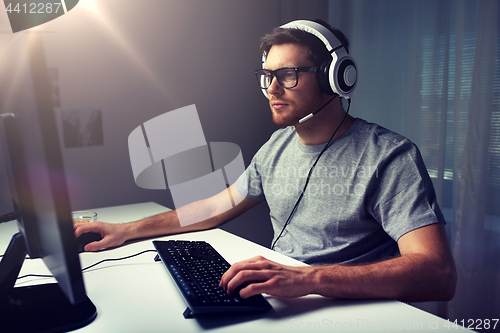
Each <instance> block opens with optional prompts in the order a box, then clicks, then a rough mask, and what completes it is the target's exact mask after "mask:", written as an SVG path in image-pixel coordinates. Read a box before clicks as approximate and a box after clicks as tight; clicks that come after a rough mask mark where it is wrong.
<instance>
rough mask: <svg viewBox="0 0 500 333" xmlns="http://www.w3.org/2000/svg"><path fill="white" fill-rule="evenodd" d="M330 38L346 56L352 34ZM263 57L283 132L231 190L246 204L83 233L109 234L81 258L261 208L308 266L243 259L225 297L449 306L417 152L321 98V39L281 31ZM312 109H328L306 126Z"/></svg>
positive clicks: (451, 271)
mask: <svg viewBox="0 0 500 333" xmlns="http://www.w3.org/2000/svg"><path fill="white" fill-rule="evenodd" d="M328 28H329V27H328ZM329 29H331V28H329ZM331 31H332V32H333V33H334V34H335V35H336V36H337V38H338V39H339V40H340V41H341V42H342V44H343V47H344V48H345V49H346V50H347V48H348V42H347V40H346V39H345V37H344V36H343V35H342V34H341V33H340V32H339V31H337V30H331ZM261 51H262V52H263V53H264V54H265V67H264V70H260V71H258V72H257V75H258V78H259V82H260V84H261V88H262V89H264V90H265V91H266V93H267V96H268V98H269V104H270V108H271V113H272V117H273V121H274V122H275V123H276V124H278V125H280V126H283V127H285V128H283V129H280V130H278V131H276V132H275V133H274V134H273V136H272V137H271V139H270V140H269V141H268V142H267V143H266V144H265V145H264V146H263V147H262V148H261V149H260V150H259V152H258V153H257V154H256V155H255V156H254V158H253V160H252V162H251V164H250V166H249V167H248V169H247V171H246V172H245V173H244V174H243V175H242V176H241V177H240V178H239V179H238V181H237V182H236V183H235V184H233V185H232V186H231V187H230V190H231V193H232V195H233V196H235V200H234V201H235V202H240V203H239V204H238V205H237V206H236V207H234V208H233V209H231V210H228V211H225V208H223V207H221V206H222V205H221V204H220V203H221V202H222V200H221V195H216V196H214V197H212V198H209V199H206V200H202V201H199V202H195V203H192V204H190V205H187V206H185V207H182V208H180V209H182V210H183V214H191V215H192V216H193V218H196V215H197V214H200V216H214V217H213V218H210V219H208V220H205V221H203V222H199V223H195V224H191V225H189V226H186V227H180V224H179V221H178V219H177V212H176V211H171V212H168V213H165V214H160V215H157V216H153V217H150V218H146V219H144V220H141V221H138V222H134V223H127V224H106V223H102V222H95V223H92V224H85V225H79V226H76V231H75V233H76V235H77V236H78V235H80V234H81V233H83V232H89V231H93V232H100V233H101V235H102V236H103V239H102V240H101V241H100V242H97V243H91V244H88V245H87V246H86V247H85V250H86V251H96V250H99V249H101V248H107V247H114V246H119V245H121V244H123V242H125V241H126V240H129V239H133V238H143V237H150V236H158V235H165V234H174V233H181V232H188V231H193V230H201V229H208V228H213V227H217V226H220V225H222V224H223V223H225V222H227V221H229V220H231V219H232V218H234V217H236V216H238V215H239V214H241V213H243V212H245V211H247V210H248V209H250V208H251V207H253V206H255V205H256V204H258V203H259V202H261V201H262V200H266V201H267V202H268V204H269V207H270V215H271V221H272V223H273V228H274V231H275V236H274V240H273V245H272V247H273V249H275V250H276V251H279V252H280V253H283V254H286V255H289V256H291V257H294V258H296V259H299V260H301V261H304V262H306V263H309V264H311V265H310V266H308V267H291V266H285V265H281V264H277V263H275V262H272V261H269V260H267V259H266V258H263V257H255V258H252V259H249V260H245V261H242V262H238V263H236V264H234V265H233V266H232V267H231V268H230V269H229V270H228V271H227V272H226V273H225V274H224V276H223V277H222V279H221V282H220V285H221V287H223V288H224V289H225V290H226V291H227V292H228V293H232V292H234V291H235V290H236V288H237V287H238V286H240V285H241V284H248V283H250V284H248V286H247V287H245V288H243V289H242V290H241V291H240V295H241V296H242V297H244V298H246V297H250V296H251V295H254V294H259V293H267V294H270V295H275V296H280V297H297V296H302V295H306V294H320V295H324V296H328V297H337V298H390V299H398V300H402V301H429V300H449V299H451V298H452V297H453V295H454V292H455V284H456V271H455V266H454V261H453V258H452V256H451V253H450V250H449V246H448V243H447V239H446V233H445V229H444V218H443V216H442V214H441V211H440V209H439V207H438V206H437V203H436V200H435V195H434V189H433V188H432V183H431V181H430V178H429V176H428V174H427V171H426V169H425V166H424V164H423V161H422V158H421V156H420V154H419V152H418V150H417V148H416V147H415V146H414V145H413V144H412V143H411V142H409V141H408V140H407V139H405V138H403V137H401V136H399V135H397V134H395V133H392V132H390V131H388V130H386V129H384V128H382V127H379V126H377V125H375V124H369V123H367V122H365V121H363V120H361V119H355V118H353V117H352V116H350V115H348V114H347V113H346V111H345V110H344V108H343V106H342V103H341V98H340V97H339V96H338V95H336V94H333V95H332V94H331V92H325V89H324V88H323V87H322V86H321V85H322V83H321V82H320V81H321V79H318V75H317V74H316V72H317V71H318V68H319V67H321V64H322V63H323V61H324V60H325V58H328V57H330V54H329V53H328V52H327V50H326V48H325V46H324V43H323V42H321V41H319V40H318V38H317V37H315V36H312V35H311V34H310V33H308V32H305V31H303V30H302V29H283V28H277V29H274V30H273V31H272V32H271V33H270V34H268V35H266V36H265V37H264V38H263V40H262V44H261ZM317 110H321V112H317V113H316V114H315V115H314V117H312V118H310V119H308V120H306V121H304V122H299V120H301V119H303V118H304V117H306V116H307V115H309V114H311V113H314V112H315V111H317ZM329 142H330V143H331V144H330V145H328V146H327V143H329ZM308 172H310V174H308ZM305 184H307V185H305ZM304 188H305V191H304V194H303V196H302V197H301V192H302V191H303V189H304ZM240 193H247V195H246V196H245V197H244V198H243V197H241V194H240ZM299 197H300V199H299ZM207 212H209V213H207ZM206 214H209V215H206Z"/></svg>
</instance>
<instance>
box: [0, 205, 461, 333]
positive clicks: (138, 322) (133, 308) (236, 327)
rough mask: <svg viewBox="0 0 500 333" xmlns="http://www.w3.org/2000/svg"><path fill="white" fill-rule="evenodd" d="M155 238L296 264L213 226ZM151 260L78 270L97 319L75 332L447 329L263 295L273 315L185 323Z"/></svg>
mask: <svg viewBox="0 0 500 333" xmlns="http://www.w3.org/2000/svg"><path fill="white" fill-rule="evenodd" d="M166 210H167V209H166V208H165V207H163V206H160V205H158V204H154V203H144V204H136V205H128V206H119V207H111V208H102V209H95V211H97V213H98V219H99V220H101V221H107V222H113V223H114V222H116V223H119V222H129V221H134V220H137V219H140V218H142V217H145V216H150V215H154V214H158V213H161V212H164V211H166ZM16 231H17V228H16V225H15V223H13V222H10V223H4V224H3V225H0V253H3V252H4V251H5V248H6V247H7V244H8V242H9V241H10V238H11V236H12V235H13V234H14V233H15V232H16ZM157 239H185V240H204V241H207V242H209V243H210V244H211V245H212V246H213V247H214V248H216V249H217V250H218V251H219V252H220V253H221V254H222V256H223V257H225V258H226V260H227V261H229V262H230V263H234V262H236V261H239V260H243V259H246V258H250V257H253V256H255V255H258V254H260V255H263V256H266V257H267V258H269V259H271V260H274V261H277V262H280V263H283V264H289V265H303V264H302V263H300V262H298V261H295V260H293V259H291V258H288V257H286V256H283V255H280V254H278V253H275V252H274V251H271V250H269V249H267V248H265V247H262V246H260V245H257V244H255V243H252V242H249V241H247V240H245V239H243V238H240V237H237V236H235V235H232V234H230V233H228V232H225V231H223V230H220V229H214V230H208V231H202V232H195V233H187V234H180V235H175V236H168V237H160V238H157ZM146 249H154V247H153V244H152V242H151V239H149V240H142V241H138V242H132V243H130V244H127V245H124V246H122V247H120V248H116V249H112V250H107V251H102V252H98V253H82V254H80V260H81V264H82V267H87V266H89V265H91V264H93V263H96V262H98V261H100V260H102V259H105V258H119V257H124V256H128V255H131V254H134V253H138V252H141V251H143V250H146ZM154 256H155V254H154V253H146V254H142V255H140V256H138V257H134V258H131V259H126V260H123V261H117V262H107V263H103V264H101V265H99V266H96V267H95V268H92V269H90V270H89V271H87V272H85V273H84V274H83V276H84V279H85V286H86V289H87V294H88V296H89V298H90V299H91V300H92V302H93V303H94V304H95V306H96V307H97V311H98V315H97V318H96V320H95V321H94V322H93V323H91V324H90V325H88V326H86V327H84V328H82V329H80V330H77V332H82V333H83V332H103V333H110V332H120V333H124V332H133V333H137V332H200V331H204V330H209V331H212V330H215V331H217V332H230V333H234V332H238V333H243V332H251V333H255V332H262V333H264V332H273V333H274V332H295V331H327V332H328V331H332V332H333V331H336V332H373V331H408V330H410V331H418V332H436V331H446V332H449V331H450V329H449V328H447V327H446V326H445V325H446V324H447V321H445V320H443V319H441V318H439V317H436V316H434V315H431V314H429V313H426V312H424V311H422V310H419V309H416V308H414V307H412V306H410V305H407V304H404V303H401V302H397V301H347V300H334V299H329V298H324V297H320V296H306V297H301V298H296V299H280V298H274V297H267V299H268V300H269V302H270V303H271V305H272V306H273V310H271V311H269V312H266V313H264V314H258V315H235V316H232V317H225V318H217V317H211V318H203V319H184V317H183V315H182V313H183V311H184V310H185V309H186V304H185V303H184V301H183V298H182V296H181V294H180V293H179V292H178V290H177V288H176V286H175V284H174V282H173V280H172V279H171V278H170V275H169V273H168V271H167V270H166V268H165V267H164V265H163V263H161V262H155V261H154V260H153V258H154ZM28 272H30V273H43V272H47V269H46V268H45V266H44V264H43V262H42V261H41V260H40V259H36V260H27V261H26V262H25V264H24V266H23V269H22V271H21V275H22V274H26V273H28ZM47 280H51V279H43V278H33V279H31V280H30V281H23V282H22V283H21V284H19V283H18V285H27V284H29V283H34V282H36V283H41V282H42V281H47ZM453 330H454V329H453ZM459 330H460V331H462V328H459Z"/></svg>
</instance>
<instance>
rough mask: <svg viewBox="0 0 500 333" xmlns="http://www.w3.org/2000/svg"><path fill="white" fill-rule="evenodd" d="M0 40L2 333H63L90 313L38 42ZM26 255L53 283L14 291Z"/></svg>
mask: <svg viewBox="0 0 500 333" xmlns="http://www.w3.org/2000/svg"><path fill="white" fill-rule="evenodd" d="M1 38H2V39H3V40H1V41H0V42H2V44H3V45H2V54H1V55H0V58H1V62H0V114H1V116H0V122H1V125H0V128H1V132H2V136H0V141H1V147H2V155H1V158H2V160H4V161H5V162H6V165H5V166H6V169H7V178H8V181H9V183H10V190H11V194H12V201H13V207H14V210H15V211H14V212H12V214H10V216H13V217H14V218H15V219H16V220H17V223H18V227H19V233H17V234H16V235H13V238H12V241H11V243H10V245H9V248H8V249H7V251H6V253H5V255H4V256H3V258H2V260H1V261H0V313H1V314H0V316H1V317H2V320H0V331H10V329H13V330H15V331H34V332H36V331H67V330H68V329H74V328H77V327H81V326H83V325H86V324H88V323H90V322H91V321H92V320H93V319H94V318H95V316H96V310H95V307H94V305H93V304H92V302H91V301H90V300H89V299H88V297H87V296H86V292H85V286H84V282H83V277H82V272H81V266H80V261H79V257H78V252H77V246H76V241H75V236H74V231H73V222H72V218H71V207H70V201H69V197H68V190H67V187H66V180H65V175H64V168H63V160H62V156H61V150H60V144H59V138H58V131H57V124H56V118H55V114H54V107H53V101H52V93H51V89H52V88H51V84H50V80H49V76H48V71H47V66H46V61H45V54H44V48H43V34H42V33H36V32H34V33H33V32H32V33H22V34H15V35H9V36H8V37H6V36H2V37H1ZM7 38H8V39H9V40H6V39H7ZM26 255H28V256H29V258H30V259H33V258H41V259H42V260H43V261H44V263H45V265H46V266H47V267H48V269H49V270H50V272H51V273H52V274H53V276H54V278H55V279H56V280H57V283H55V284H41V285H37V286H29V287H14V284H15V281H16V279H17V275H18V273H19V270H20V267H21V265H22V262H23V261H24V260H25V257H26ZM23 325H24V326H23ZM25 326H26V327H25ZM3 328H7V330H4V329H3Z"/></svg>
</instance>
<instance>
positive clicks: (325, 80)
mask: <svg viewBox="0 0 500 333" xmlns="http://www.w3.org/2000/svg"><path fill="white" fill-rule="evenodd" d="M331 64H332V59H329V60H326V61H324V62H323V63H322V64H321V65H320V66H319V67H318V69H317V72H316V76H317V78H318V83H319V87H320V89H321V91H322V92H324V93H325V94H328V95H335V92H334V91H333V90H332V88H331V85H330V74H329V73H330V66H331Z"/></svg>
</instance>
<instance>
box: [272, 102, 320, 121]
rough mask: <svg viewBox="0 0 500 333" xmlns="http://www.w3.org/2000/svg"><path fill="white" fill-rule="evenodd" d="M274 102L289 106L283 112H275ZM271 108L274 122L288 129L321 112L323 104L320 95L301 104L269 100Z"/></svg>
mask: <svg viewBox="0 0 500 333" xmlns="http://www.w3.org/2000/svg"><path fill="white" fill-rule="evenodd" d="M274 102H283V103H286V104H287V106H286V107H285V108H283V109H281V110H274V108H273V107H272V103H274ZM269 106H270V107H271V113H272V117H273V122H274V123H275V124H276V125H278V126H281V127H286V126H295V125H297V124H299V120H300V119H302V118H304V117H305V116H307V115H308V114H310V113H312V112H315V111H317V110H319V109H320V108H321V107H322V106H323V103H322V99H321V95H318V96H314V97H312V98H309V99H307V100H301V101H300V102H297V101H288V100H284V99H275V98H273V99H270V100H269Z"/></svg>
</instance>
